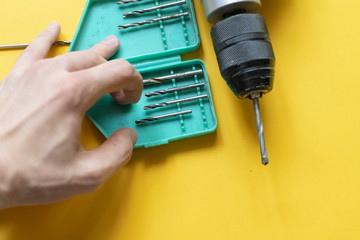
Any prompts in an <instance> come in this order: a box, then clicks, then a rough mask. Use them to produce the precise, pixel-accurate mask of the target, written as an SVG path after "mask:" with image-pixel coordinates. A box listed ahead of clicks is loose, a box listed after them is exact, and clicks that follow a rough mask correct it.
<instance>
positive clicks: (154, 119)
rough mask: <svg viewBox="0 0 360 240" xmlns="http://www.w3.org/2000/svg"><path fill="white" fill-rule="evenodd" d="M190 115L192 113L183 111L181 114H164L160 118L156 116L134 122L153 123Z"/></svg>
mask: <svg viewBox="0 0 360 240" xmlns="http://www.w3.org/2000/svg"><path fill="white" fill-rule="evenodd" d="M190 113H192V111H191V110H185V111H181V112H175V113H169V114H164V115H160V116H156V117H149V118H145V119H141V120H136V121H135V123H136V124H139V123H146V122H153V121H157V120H160V119H163V118H169V117H174V116H180V115H185V114H190Z"/></svg>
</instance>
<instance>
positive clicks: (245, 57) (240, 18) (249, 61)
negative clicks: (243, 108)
mask: <svg viewBox="0 0 360 240" xmlns="http://www.w3.org/2000/svg"><path fill="white" fill-rule="evenodd" d="M211 36H212V39H213V44H214V48H215V52H216V55H217V59H218V64H219V67H220V71H221V75H222V76H223V78H224V79H225V80H226V82H227V83H228V85H229V86H230V88H231V89H232V90H233V92H234V93H235V94H236V95H237V96H238V97H241V98H243V97H248V96H249V95H250V94H251V93H254V92H259V93H266V92H269V91H271V90H272V87H273V80H274V66H275V56H274V52H273V48H272V45H271V43H270V38H269V33H268V30H267V27H266V23H265V20H264V18H263V17H262V16H261V15H259V14H238V15H234V16H231V17H229V18H227V19H225V20H222V21H220V22H219V23H217V24H216V25H214V27H213V28H212V30H211Z"/></svg>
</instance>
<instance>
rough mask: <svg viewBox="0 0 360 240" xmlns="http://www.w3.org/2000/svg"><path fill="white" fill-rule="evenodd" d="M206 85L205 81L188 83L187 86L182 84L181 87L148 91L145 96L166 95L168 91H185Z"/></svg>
mask: <svg viewBox="0 0 360 240" xmlns="http://www.w3.org/2000/svg"><path fill="white" fill-rule="evenodd" d="M204 86H205V84H204V83H197V84H192V85H186V86H181V87H176V88H169V89H165V90H159V91H155V92H148V93H145V96H146V97H152V96H158V95H165V94H167V93H173V92H180V91H185V90H189V89H194V88H198V87H204Z"/></svg>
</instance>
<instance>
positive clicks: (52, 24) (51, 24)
mask: <svg viewBox="0 0 360 240" xmlns="http://www.w3.org/2000/svg"><path fill="white" fill-rule="evenodd" d="M58 25H59V24H58V23H57V22H52V23H50V24H49V27H50V28H56V27H58Z"/></svg>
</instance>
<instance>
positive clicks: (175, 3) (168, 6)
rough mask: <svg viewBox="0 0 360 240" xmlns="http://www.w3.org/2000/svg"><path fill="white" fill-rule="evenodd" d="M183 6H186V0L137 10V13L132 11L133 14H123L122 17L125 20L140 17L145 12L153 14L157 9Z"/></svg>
mask: <svg viewBox="0 0 360 240" xmlns="http://www.w3.org/2000/svg"><path fill="white" fill-rule="evenodd" d="M183 4H186V0H181V1H177V2H172V3H166V4H162V5H157V6H155V7H150V8H145V9H141V10H137V11H133V12H129V13H124V14H123V16H124V18H127V17H131V16H136V15H141V14H143V13H147V12H153V11H156V10H158V9H164V8H170V7H175V6H179V5H183Z"/></svg>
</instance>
